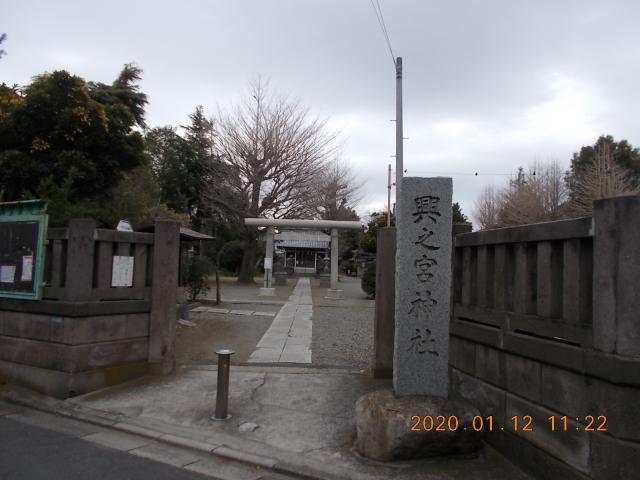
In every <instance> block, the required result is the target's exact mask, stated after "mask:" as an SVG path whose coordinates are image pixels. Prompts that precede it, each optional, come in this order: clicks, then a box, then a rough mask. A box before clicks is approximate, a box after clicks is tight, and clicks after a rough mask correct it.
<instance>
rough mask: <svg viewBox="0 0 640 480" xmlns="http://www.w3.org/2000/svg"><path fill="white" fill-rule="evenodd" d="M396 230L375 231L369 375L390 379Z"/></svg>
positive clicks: (393, 322)
mask: <svg viewBox="0 0 640 480" xmlns="http://www.w3.org/2000/svg"><path fill="white" fill-rule="evenodd" d="M395 272H396V229H395V227H385V228H380V229H378V248H377V253H376V309H375V316H374V333H373V348H374V355H373V362H374V363H373V376H374V377H375V378H391V376H392V374H393V339H394V329H395V315H394V314H395V302H394V299H395V293H396V292H395V274H396V273H395Z"/></svg>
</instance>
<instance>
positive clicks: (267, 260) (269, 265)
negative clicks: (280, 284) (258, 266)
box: [264, 257, 273, 270]
mask: <svg viewBox="0 0 640 480" xmlns="http://www.w3.org/2000/svg"><path fill="white" fill-rule="evenodd" d="M272 268H273V258H271V257H264V269H265V270H271V269H272Z"/></svg>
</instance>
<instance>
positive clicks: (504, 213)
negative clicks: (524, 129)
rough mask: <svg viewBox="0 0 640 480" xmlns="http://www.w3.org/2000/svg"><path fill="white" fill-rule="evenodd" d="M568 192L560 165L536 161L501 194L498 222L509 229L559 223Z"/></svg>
mask: <svg viewBox="0 0 640 480" xmlns="http://www.w3.org/2000/svg"><path fill="white" fill-rule="evenodd" d="M566 200H567V189H566V187H565V184H564V172H563V171H562V168H561V167H560V164H559V163H558V162H550V163H546V164H544V163H541V162H534V163H533V164H532V165H531V166H530V167H529V171H528V173H525V172H524V170H523V169H520V170H519V171H518V174H517V175H516V176H515V177H514V178H512V179H510V181H509V185H508V186H507V187H506V188H505V189H503V190H502V192H501V195H500V203H499V213H498V219H499V220H498V223H499V225H500V226H503V227H506V226H511V225H523V224H528V223H537V222H547V221H552V220H559V219H561V218H563V217H564V213H565V212H564V205H565V202H566Z"/></svg>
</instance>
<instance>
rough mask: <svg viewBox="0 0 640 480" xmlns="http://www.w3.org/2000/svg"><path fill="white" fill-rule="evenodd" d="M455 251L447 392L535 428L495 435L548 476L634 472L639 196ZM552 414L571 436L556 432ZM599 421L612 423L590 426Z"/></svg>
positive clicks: (473, 237) (469, 237) (637, 450)
mask: <svg viewBox="0 0 640 480" xmlns="http://www.w3.org/2000/svg"><path fill="white" fill-rule="evenodd" d="M454 246H455V251H454V261H453V263H454V271H453V311H452V317H451V347H450V367H451V391H452V393H453V394H459V395H462V396H463V397H465V398H467V399H468V400H470V401H471V402H473V403H475V404H476V405H477V406H478V407H479V408H480V410H481V411H482V413H483V415H493V416H494V417H495V419H496V422H497V423H498V424H501V425H508V424H509V422H510V421H511V419H512V418H513V416H516V417H522V416H531V417H532V419H533V424H534V426H535V428H534V429H533V431H531V432H517V433H515V432H513V431H512V430H511V431H507V429H505V431H504V432H497V433H493V434H488V435H487V436H486V438H487V439H488V441H489V442H491V443H493V444H494V445H495V446H497V447H498V448H499V449H500V450H502V451H503V452H505V453H506V454H508V455H509V456H510V457H511V458H512V459H513V460H514V461H516V462H518V463H525V464H526V466H527V467H529V468H530V469H532V470H534V471H535V472H537V474H538V475H539V476H540V478H585V476H586V477H587V478H598V479H600V478H602V479H605V478H606V479H609V478H632V477H631V476H625V472H627V474H629V475H630V473H629V472H634V474H637V471H638V468H640V465H639V464H638V460H637V459H639V458H640V412H639V410H638V404H640V314H639V312H640V197H637V196H629V197H618V198H613V199H608V200H601V201H598V202H596V203H595V205H594V215H593V218H581V219H576V220H566V221H558V222H548V223H541V224H536V225H526V226H522V227H514V228H504V229H497V230H490V231H482V232H475V233H465V234H460V235H457V236H456V237H455V245H454ZM552 416H555V417H556V418H562V417H566V419H567V420H568V428H567V431H566V432H561V433H559V432H557V431H555V432H553V431H551V429H550V425H549V417H552ZM591 417H595V418H598V417H606V427H604V429H601V430H600V431H598V430H596V429H595V428H594V429H593V430H592V429H591V428H589V427H590V425H589V422H590V420H591ZM598 425H600V424H598ZM633 459H635V460H633ZM633 462H635V463H633ZM545 472H546V473H545Z"/></svg>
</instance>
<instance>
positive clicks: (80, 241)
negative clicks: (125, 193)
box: [65, 218, 96, 302]
mask: <svg viewBox="0 0 640 480" xmlns="http://www.w3.org/2000/svg"><path fill="white" fill-rule="evenodd" d="M95 230H96V222H95V220H91V219H86V218H80V219H73V220H71V221H69V239H68V241H67V267H66V273H65V278H66V282H65V292H66V294H65V300H67V301H72V302H86V301H89V300H91V293H92V289H93V255H94V253H95V240H94V234H95Z"/></svg>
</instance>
